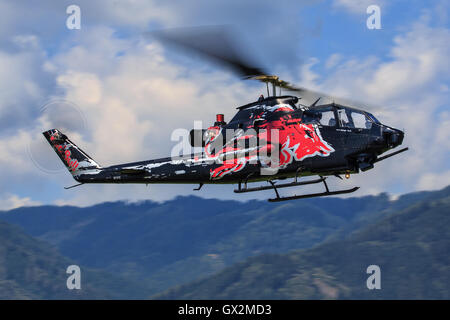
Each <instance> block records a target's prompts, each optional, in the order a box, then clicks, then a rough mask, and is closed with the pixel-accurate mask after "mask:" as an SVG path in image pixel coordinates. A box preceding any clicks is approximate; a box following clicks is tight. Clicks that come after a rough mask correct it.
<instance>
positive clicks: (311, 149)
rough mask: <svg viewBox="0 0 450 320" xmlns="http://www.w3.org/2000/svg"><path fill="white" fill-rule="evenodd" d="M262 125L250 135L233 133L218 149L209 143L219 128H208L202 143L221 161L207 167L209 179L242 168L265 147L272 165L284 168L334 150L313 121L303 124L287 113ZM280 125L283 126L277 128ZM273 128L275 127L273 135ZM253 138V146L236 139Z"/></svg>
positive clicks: (211, 156) (218, 131)
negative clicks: (213, 166)
mask: <svg viewBox="0 0 450 320" xmlns="http://www.w3.org/2000/svg"><path fill="white" fill-rule="evenodd" d="M262 127H264V130H262V131H259V132H258V133H256V132H255V131H253V132H254V133H255V134H253V135H252V134H248V133H245V134H240V135H236V136H234V137H233V138H232V139H231V140H230V141H229V142H227V144H226V145H225V146H223V147H222V148H219V150H218V152H212V147H211V146H212V144H213V143H214V142H215V141H216V139H217V138H218V137H219V136H220V133H221V129H220V128H219V127H211V128H209V130H210V131H209V134H210V136H209V139H208V140H207V142H206V145H205V153H206V155H207V157H209V158H218V160H219V161H218V162H219V163H220V164H221V165H220V166H218V167H217V168H215V169H211V170H210V178H211V179H212V180H215V179H220V178H222V177H224V176H225V175H228V174H231V173H234V172H238V171H240V170H242V169H243V168H244V167H245V166H246V164H247V163H249V162H251V161H252V160H257V159H259V155H260V154H261V153H260V152H261V150H264V151H265V152H266V153H265V154H270V158H271V159H272V160H273V159H276V161H271V163H270V166H271V168H272V169H283V168H285V167H286V166H287V165H289V164H291V163H292V162H293V161H303V160H304V159H306V158H308V157H314V156H320V157H327V156H329V155H330V154H331V153H332V152H334V151H335V150H334V149H333V147H332V146H331V145H330V144H328V143H327V142H326V141H325V140H324V139H323V138H322V135H321V133H320V130H319V128H318V126H317V125H316V124H304V123H301V122H300V121H299V120H297V119H291V118H290V117H289V118H286V119H283V120H280V121H275V122H272V123H266V125H264V126H262ZM281 128H282V130H279V129H281ZM272 131H276V138H274V135H273V132H272ZM256 136H257V138H258V139H256ZM252 138H253V141H258V145H257V146H256V147H255V148H249V147H248V146H247V145H246V144H245V143H239V142H240V141H245V139H247V140H251V139H252ZM226 141H228V139H226ZM277 146H279V147H277ZM274 152H278V154H274ZM223 155H229V156H228V159H226V160H225V161H223V162H220V160H222V157H221V156H223ZM255 163H256V161H255Z"/></svg>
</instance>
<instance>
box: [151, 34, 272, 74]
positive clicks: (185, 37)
mask: <svg viewBox="0 0 450 320" xmlns="http://www.w3.org/2000/svg"><path fill="white" fill-rule="evenodd" d="M147 34H148V35H153V36H154V37H156V38H157V39H159V40H160V41H162V42H164V43H167V44H169V45H175V46H177V47H179V48H181V49H185V50H187V51H190V52H191V53H197V54H200V55H202V56H204V57H206V58H208V59H210V60H212V61H213V62H215V63H219V64H221V65H223V66H225V67H227V68H229V69H231V70H232V71H234V72H235V73H237V74H238V75H239V76H240V77H242V78H251V77H253V76H259V75H264V74H266V73H265V72H264V71H263V70H262V69H261V68H259V67H256V66H253V65H252V64H251V63H250V62H248V59H246V58H244V56H243V52H246V51H248V50H244V49H239V46H238V44H237V40H236V39H237V38H238V37H237V36H234V34H233V32H232V30H231V29H230V28H227V27H225V26H209V27H191V28H176V29H168V30H160V31H155V32H151V33H147Z"/></svg>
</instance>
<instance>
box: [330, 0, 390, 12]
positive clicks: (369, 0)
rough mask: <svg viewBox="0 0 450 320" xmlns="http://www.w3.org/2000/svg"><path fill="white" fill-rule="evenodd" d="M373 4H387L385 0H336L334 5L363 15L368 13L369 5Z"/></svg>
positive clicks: (380, 5)
mask: <svg viewBox="0 0 450 320" xmlns="http://www.w3.org/2000/svg"><path fill="white" fill-rule="evenodd" d="M371 5H378V6H379V7H382V6H383V5H385V1H384V0H378V1H375V0H334V1H333V7H335V8H338V9H343V10H345V11H347V12H349V13H351V14H358V15H363V14H366V10H367V7H369V6H371Z"/></svg>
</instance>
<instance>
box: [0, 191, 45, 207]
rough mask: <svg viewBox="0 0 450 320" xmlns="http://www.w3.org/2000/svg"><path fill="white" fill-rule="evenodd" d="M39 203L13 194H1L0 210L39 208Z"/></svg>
mask: <svg viewBox="0 0 450 320" xmlns="http://www.w3.org/2000/svg"><path fill="white" fill-rule="evenodd" d="M39 205H41V203H40V202H39V201H33V200H31V199H30V198H28V197H25V198H21V197H19V196H17V195H15V194H9V193H7V194H2V195H1V196H0V210H3V211H6V210H12V209H15V208H19V207H32V206H39Z"/></svg>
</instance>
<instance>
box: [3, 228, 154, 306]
mask: <svg viewBox="0 0 450 320" xmlns="http://www.w3.org/2000/svg"><path fill="white" fill-rule="evenodd" d="M73 264H74V263H73V261H71V260H70V259H68V258H66V257H63V256H61V255H60V254H59V253H58V251H57V250H55V249H54V248H52V247H51V246H50V245H49V244H47V243H45V242H44V241H41V240H38V239H35V238H32V237H30V236H28V235H26V234H24V233H23V231H22V230H21V229H20V228H19V227H17V226H11V225H9V224H7V223H5V222H0V299H125V298H130V297H139V296H142V295H145V294H146V292H147V291H146V290H145V288H144V287H143V286H141V285H138V284H133V283H131V282H130V281H128V280H124V279H123V278H121V277H117V276H113V275H109V274H107V273H105V272H103V271H99V270H92V269H88V268H84V267H83V266H80V269H81V289H80V290H69V289H67V286H66V281H67V278H68V277H69V276H70V275H69V274H67V273H66V270H67V267H68V266H70V265H73Z"/></svg>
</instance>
